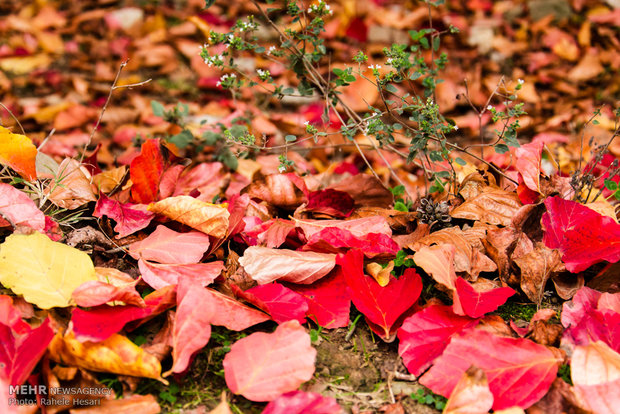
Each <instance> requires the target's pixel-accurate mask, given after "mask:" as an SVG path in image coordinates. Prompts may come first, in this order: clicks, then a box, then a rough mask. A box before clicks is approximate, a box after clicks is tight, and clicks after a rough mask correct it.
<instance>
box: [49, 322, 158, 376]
mask: <svg viewBox="0 0 620 414" xmlns="http://www.w3.org/2000/svg"><path fill="white" fill-rule="evenodd" d="M48 351H49V354H50V358H51V359H52V360H54V361H56V362H58V363H62V364H64V365H74V366H78V367H80V368H85V369H88V370H91V371H97V372H109V373H113V374H121V375H131V376H134V377H144V378H153V379H156V380H160V381H162V382H165V381H164V380H162V379H161V365H160V363H159V361H158V360H157V358H155V357H154V356H153V355H151V354H149V353H146V352H144V350H142V349H141V348H140V347H138V346H137V345H136V344H134V343H133V342H131V341H130V340H129V339H128V338H127V337H125V336H122V335H119V334H114V335H112V336H111V337H110V338H108V339H106V340H105V341H102V342H85V343H82V342H80V341H78V340H77V339H75V335H74V333H73V332H68V333H67V334H65V335H64V336H63V335H62V334H61V333H57V334H56V336H55V337H54V338H53V339H52V342H51V343H50V344H49V347H48Z"/></svg>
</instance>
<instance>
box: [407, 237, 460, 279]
mask: <svg viewBox="0 0 620 414" xmlns="http://www.w3.org/2000/svg"><path fill="white" fill-rule="evenodd" d="M455 252H456V247H454V245H452V244H436V245H433V246H424V247H422V248H421V249H420V250H418V251H417V252H416V253H415V254H414V255H413V261H414V262H415V263H416V265H418V266H420V267H421V268H422V269H424V271H425V272H426V273H428V274H429V275H431V276H432V278H433V279H435V281H436V282H438V283H441V284H442V285H444V286H446V287H447V288H449V289H454V288H455V284H454V282H455V281H456V273H455V271H454V254H455Z"/></svg>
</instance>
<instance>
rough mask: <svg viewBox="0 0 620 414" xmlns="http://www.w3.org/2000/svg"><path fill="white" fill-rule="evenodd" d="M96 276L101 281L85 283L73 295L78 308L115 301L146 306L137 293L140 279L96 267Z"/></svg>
mask: <svg viewBox="0 0 620 414" xmlns="http://www.w3.org/2000/svg"><path fill="white" fill-rule="evenodd" d="M95 274H96V276H97V278H98V279H99V280H90V281H88V282H84V283H82V284H81V285H80V286H78V287H77V288H75V289H74V290H73V293H71V297H72V298H73V300H74V301H75V303H76V304H77V305H78V306H84V307H91V306H98V305H103V304H104V303H108V302H115V301H119V302H123V303H125V304H127V305H135V306H140V307H143V306H144V300H143V299H142V296H140V293H138V292H137V291H136V285H137V284H138V282H139V281H140V279H135V280H134V279H133V278H132V277H131V276H129V275H128V274H127V273H123V272H121V271H120V270H117V269H112V268H106V267H95Z"/></svg>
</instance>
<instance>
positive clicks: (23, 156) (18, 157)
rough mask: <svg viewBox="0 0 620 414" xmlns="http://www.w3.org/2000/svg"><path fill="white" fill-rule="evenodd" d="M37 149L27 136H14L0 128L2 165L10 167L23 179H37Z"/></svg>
mask: <svg viewBox="0 0 620 414" xmlns="http://www.w3.org/2000/svg"><path fill="white" fill-rule="evenodd" d="M36 157H37V147H35V146H34V144H33V143H32V141H31V140H30V138H28V137H27V136H25V135H19V134H14V133H12V132H11V131H9V130H8V129H6V128H4V127H2V126H0V164H3V165H8V166H9V167H11V168H12V169H14V170H15V171H17V173H18V174H19V175H21V176H22V177H23V178H25V179H27V180H30V181H33V180H36V179H37V169H36V165H35V160H36Z"/></svg>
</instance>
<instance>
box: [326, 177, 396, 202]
mask: <svg viewBox="0 0 620 414" xmlns="http://www.w3.org/2000/svg"><path fill="white" fill-rule="evenodd" d="M327 188H331V189H332V190H337V191H344V192H345V193H348V194H349V195H350V196H351V197H352V198H353V200H355V206H356V207H362V206H365V207H386V208H387V207H389V206H390V205H392V203H393V202H394V196H393V195H392V193H391V192H390V190H388V189H387V188H385V186H384V185H383V184H381V182H380V181H379V180H377V179H376V178H375V177H374V176H372V175H369V174H356V175H353V176H351V177H349V178H345V179H344V180H342V181H340V182H338V183H337V184H333V185H330V186H329V187H327Z"/></svg>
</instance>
